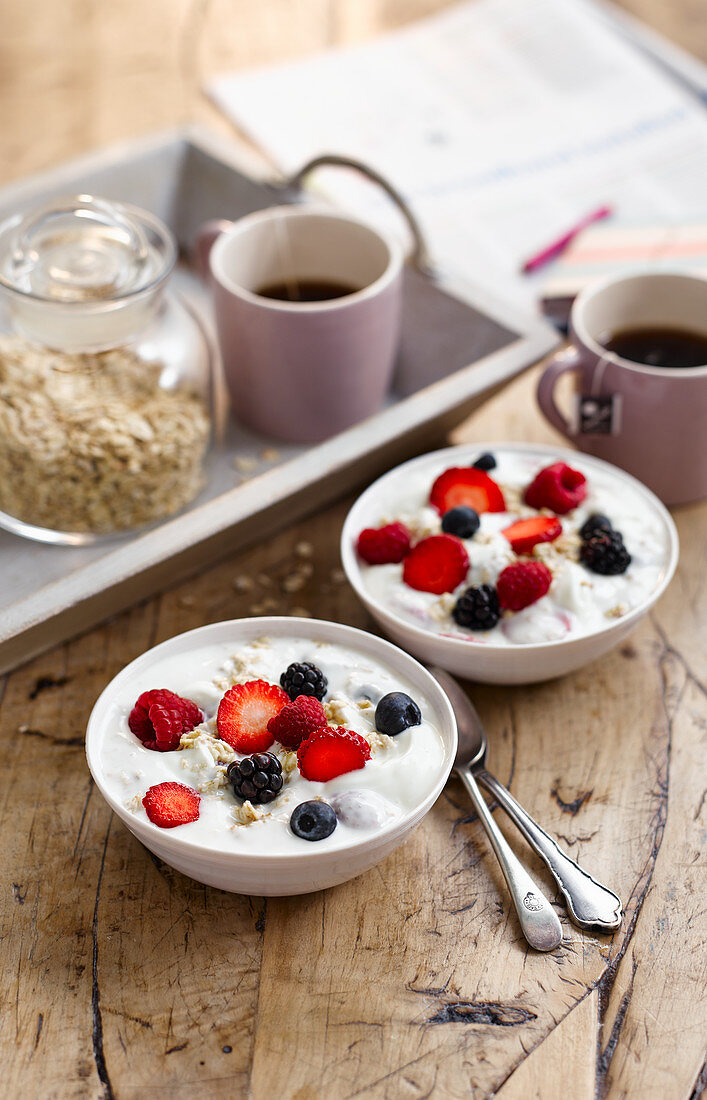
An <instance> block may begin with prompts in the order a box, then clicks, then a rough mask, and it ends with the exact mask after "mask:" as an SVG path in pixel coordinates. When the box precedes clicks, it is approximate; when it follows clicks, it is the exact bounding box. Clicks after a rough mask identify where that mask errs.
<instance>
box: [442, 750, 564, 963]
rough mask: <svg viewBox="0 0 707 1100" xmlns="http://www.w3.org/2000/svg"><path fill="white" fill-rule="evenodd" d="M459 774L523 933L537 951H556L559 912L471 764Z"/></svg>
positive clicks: (560, 937) (558, 938) (560, 928)
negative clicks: (494, 812)
mask: <svg viewBox="0 0 707 1100" xmlns="http://www.w3.org/2000/svg"><path fill="white" fill-rule="evenodd" d="M458 775H459V778H460V779H461V781H462V783H463V784H464V786H465V787H466V789H467V791H468V792H469V796H470V798H471V801H472V803H473V805H474V809H475V810H476V812H477V814H478V815H479V818H480V820H481V824H482V825H483V827H484V829H485V830H486V832H487V833H488V838H489V840H490V841H491V846H492V848H493V850H494V852H495V853H496V855H497V856H498V862H499V863H500V864H501V870H502V871H503V876H504V878H505V880H506V882H507V884H508V889H509V890H510V892H511V897H512V899H513V904H514V905H515V907H516V912H517V913H518V920H519V921H520V926H521V928H522V929H523V935H524V936H525V938H526V940H527V941H528V943H529V944H530V946H531V947H534V948H535V950H536V951H552V950H553V948H555V947H558V946H559V945H560V943H562V925H561V924H560V921H559V918H558V916H557V913H556V912H555V910H554V909H553V908H552V906H551V905H550V902H549V901H548V900H547V898H546V897H545V895H544V894H543V893H542V891H541V890H540V889H539V888H538V887H537V886H536V885H535V883H534V882H533V880H532V878H531V877H530V875H529V874H528V872H527V871H526V870H525V868H524V867H523V866H522V865H521V863H520V861H519V860H518V858H517V856H516V855H515V854H514V853H513V851H512V850H511V848H510V846H509V844H508V842H507V840H506V838H505V837H504V835H503V833H502V832H501V830H500V829H499V827H498V825H497V824H496V822H495V821H494V819H493V817H492V816H491V813H490V812H489V809H488V806H487V805H486V803H485V802H484V799H483V797H482V795H481V791H480V790H479V788H478V786H477V783H476V780H475V779H474V776H473V774H472V772H471V770H470V769H469V768H468V767H465V768H459V770H458Z"/></svg>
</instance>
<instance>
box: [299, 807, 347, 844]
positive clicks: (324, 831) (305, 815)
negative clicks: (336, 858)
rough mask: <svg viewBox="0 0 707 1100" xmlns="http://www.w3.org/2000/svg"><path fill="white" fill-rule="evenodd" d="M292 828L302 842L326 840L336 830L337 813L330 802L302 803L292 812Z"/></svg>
mask: <svg viewBox="0 0 707 1100" xmlns="http://www.w3.org/2000/svg"><path fill="white" fill-rule="evenodd" d="M290 828H291V829H292V832H293V833H294V834H295V836H299V837H301V838H302V840H326V838H327V837H328V836H331V834H332V833H333V832H334V829H335V828H336V811H335V810H334V808H333V806H330V805H329V803H328V802H315V801H314V800H312V801H311V802H300V804H299V806H296V807H295V809H294V810H293V811H292V817H291V818H290Z"/></svg>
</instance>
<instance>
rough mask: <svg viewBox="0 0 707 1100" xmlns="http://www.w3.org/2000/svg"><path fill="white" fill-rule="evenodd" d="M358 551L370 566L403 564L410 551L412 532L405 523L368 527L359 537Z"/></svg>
mask: <svg viewBox="0 0 707 1100" xmlns="http://www.w3.org/2000/svg"><path fill="white" fill-rule="evenodd" d="M356 549H357V550H358V553H359V557H362V558H363V560H364V561H365V562H368V564H369V565H391V564H394V563H397V562H401V561H402V560H403V558H404V557H405V555H406V554H407V553H408V551H409V550H410V532H409V531H408V529H407V527H406V526H405V524H404V523H389V524H387V525H386V526H385V527H366V528H365V529H364V530H363V531H362V532H361V534H360V535H359V536H358V541H357V543H356Z"/></svg>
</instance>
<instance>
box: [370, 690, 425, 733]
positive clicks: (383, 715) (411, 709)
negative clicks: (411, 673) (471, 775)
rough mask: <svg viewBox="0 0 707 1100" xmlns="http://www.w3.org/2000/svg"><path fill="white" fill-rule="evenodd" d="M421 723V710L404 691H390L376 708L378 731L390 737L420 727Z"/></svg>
mask: <svg viewBox="0 0 707 1100" xmlns="http://www.w3.org/2000/svg"><path fill="white" fill-rule="evenodd" d="M421 721H422V715H421V714H420V708H419V707H418V705H417V703H416V702H415V700H414V699H411V698H410V696H409V695H406V694H405V692H404V691H389V692H388V694H387V695H384V696H383V698H382V699H381V700H380V701H379V703H378V706H377V707H376V729H377V730H378V732H379V733H385V734H387V736H388V737H395V736H396V734H398V733H402V732H403V730H406V729H408V727H409V726H419V725H420V722H421Z"/></svg>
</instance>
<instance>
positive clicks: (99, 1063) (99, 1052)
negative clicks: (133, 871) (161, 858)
mask: <svg viewBox="0 0 707 1100" xmlns="http://www.w3.org/2000/svg"><path fill="white" fill-rule="evenodd" d="M112 821H113V818H112V817H111V818H110V820H109V822H108V828H107V829H106V837H105V840H104V842H103V852H102V854H101V865H100V867H99V870H98V882H97V883H96V901H95V904H94V906H93V924H92V937H93V953H92V982H91V1013H92V1019H93V1026H92V1028H91V1039H92V1044H93V1060H94V1062H95V1063H96V1072H97V1073H98V1077H99V1080H100V1082H101V1084H102V1085H103V1096H104V1098H105V1100H114V1093H113V1088H112V1086H111V1083H110V1077H109V1076H108V1068H107V1066H106V1059H105V1052H104V1050H103V1017H102V1015H101V993H100V987H99V984H98V906H99V902H100V899H101V885H102V883H103V870H104V868H105V863H106V852H107V850H108V838H109V836H110V827H111V824H112Z"/></svg>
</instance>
